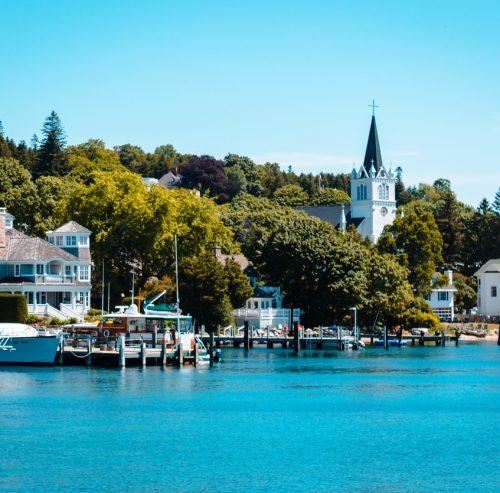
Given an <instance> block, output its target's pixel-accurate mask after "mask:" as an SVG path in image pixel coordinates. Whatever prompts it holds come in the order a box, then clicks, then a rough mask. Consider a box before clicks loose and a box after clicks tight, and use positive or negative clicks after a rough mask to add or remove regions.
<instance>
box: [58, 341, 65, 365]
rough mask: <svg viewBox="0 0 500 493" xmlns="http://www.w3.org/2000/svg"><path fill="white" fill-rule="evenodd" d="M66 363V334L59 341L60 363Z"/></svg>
mask: <svg viewBox="0 0 500 493" xmlns="http://www.w3.org/2000/svg"><path fill="white" fill-rule="evenodd" d="M63 363H64V336H61V340H60V341H59V364H60V365H63Z"/></svg>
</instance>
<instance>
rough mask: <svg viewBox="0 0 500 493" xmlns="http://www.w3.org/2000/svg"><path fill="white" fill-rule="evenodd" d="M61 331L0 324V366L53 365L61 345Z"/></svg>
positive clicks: (23, 325) (14, 324)
mask: <svg viewBox="0 0 500 493" xmlns="http://www.w3.org/2000/svg"><path fill="white" fill-rule="evenodd" d="M61 337H62V333H61V331H56V330H48V329H44V330H43V331H39V330H37V329H36V328H34V327H32V326H30V325H25V324H19V323H0V364H3V365H53V364H54V363H55V361H56V356H57V354H58V350H59V347H60V343H61Z"/></svg>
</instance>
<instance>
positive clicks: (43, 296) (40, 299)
mask: <svg viewBox="0 0 500 493" xmlns="http://www.w3.org/2000/svg"><path fill="white" fill-rule="evenodd" d="M36 302H37V303H39V304H41V305H44V304H45V303H47V293H36Z"/></svg>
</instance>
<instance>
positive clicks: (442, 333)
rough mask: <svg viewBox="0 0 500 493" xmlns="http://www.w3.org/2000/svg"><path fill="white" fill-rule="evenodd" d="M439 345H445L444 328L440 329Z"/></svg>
mask: <svg viewBox="0 0 500 493" xmlns="http://www.w3.org/2000/svg"><path fill="white" fill-rule="evenodd" d="M441 346H443V347H445V346H446V337H445V335H444V329H443V330H442V331H441Z"/></svg>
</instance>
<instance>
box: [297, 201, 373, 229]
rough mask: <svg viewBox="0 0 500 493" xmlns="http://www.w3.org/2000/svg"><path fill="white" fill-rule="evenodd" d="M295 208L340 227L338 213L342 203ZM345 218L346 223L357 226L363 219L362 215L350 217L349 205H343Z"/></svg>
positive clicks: (340, 211)
mask: <svg viewBox="0 0 500 493" xmlns="http://www.w3.org/2000/svg"><path fill="white" fill-rule="evenodd" d="M295 209H296V210H299V211H302V212H305V213H306V214H308V215H309V216H314V217H317V218H318V219H321V220H322V221H325V222H327V223H329V224H331V225H332V226H333V227H334V228H338V227H340V215H341V213H342V205H340V204H339V205H306V206H302V207H295ZM344 212H345V218H346V221H347V224H348V225H349V224H354V225H355V226H356V227H358V226H359V225H360V224H361V223H362V222H363V221H364V218H362V217H355V218H352V217H351V206H349V205H345V206H344Z"/></svg>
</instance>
